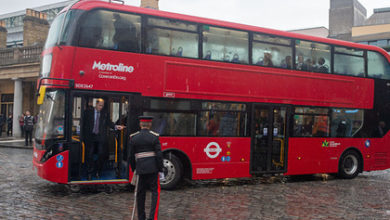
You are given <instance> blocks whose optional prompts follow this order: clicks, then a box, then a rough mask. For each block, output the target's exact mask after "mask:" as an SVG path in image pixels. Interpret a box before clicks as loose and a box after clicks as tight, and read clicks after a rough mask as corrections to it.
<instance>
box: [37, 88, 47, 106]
mask: <svg viewBox="0 0 390 220" xmlns="http://www.w3.org/2000/svg"><path fill="white" fill-rule="evenodd" d="M45 95H46V86H41V87H40V88H39V93H38V99H37V104H38V105H42V103H43V100H44V99H45Z"/></svg>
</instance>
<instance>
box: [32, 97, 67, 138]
mask: <svg viewBox="0 0 390 220" xmlns="http://www.w3.org/2000/svg"><path fill="white" fill-rule="evenodd" d="M64 124H65V91H63V90H55V91H48V92H46V95H45V99H44V101H43V104H42V105H41V106H40V109H39V115H38V119H37V125H36V130H35V138H36V139H38V140H48V139H54V138H63V136H64Z"/></svg>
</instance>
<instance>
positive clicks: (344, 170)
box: [338, 150, 361, 179]
mask: <svg viewBox="0 0 390 220" xmlns="http://www.w3.org/2000/svg"><path fill="white" fill-rule="evenodd" d="M360 163H361V161H360V156H359V154H358V153H357V152H356V151H354V150H350V151H347V152H346V153H345V154H344V155H343V156H342V157H341V160H340V164H339V173H338V176H339V177H341V178H344V179H353V178H355V177H356V176H357V175H358V174H359V171H360V170H359V167H360Z"/></svg>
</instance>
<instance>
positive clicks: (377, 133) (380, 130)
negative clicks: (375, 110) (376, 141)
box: [372, 121, 386, 137]
mask: <svg viewBox="0 0 390 220" xmlns="http://www.w3.org/2000/svg"><path fill="white" fill-rule="evenodd" d="M385 132H386V123H385V122H384V121H380V122H379V123H378V126H377V127H376V128H375V130H374V132H373V133H372V137H383V136H384V135H385Z"/></svg>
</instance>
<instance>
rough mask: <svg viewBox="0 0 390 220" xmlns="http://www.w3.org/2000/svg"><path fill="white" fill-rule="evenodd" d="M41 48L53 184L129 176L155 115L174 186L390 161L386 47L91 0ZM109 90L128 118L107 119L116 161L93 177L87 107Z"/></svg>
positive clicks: (40, 132)
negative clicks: (134, 152) (133, 151)
mask: <svg viewBox="0 0 390 220" xmlns="http://www.w3.org/2000/svg"><path fill="white" fill-rule="evenodd" d="M42 57H43V58H42V68H41V78H40V79H39V89H40V92H39V94H40V96H39V99H40V101H41V102H42V104H41V106H40V112H39V120H38V124H37V129H36V132H35V134H36V137H35V146H34V159H33V163H34V166H35V167H36V168H37V172H38V175H39V176H40V177H42V178H44V179H46V180H49V181H53V182H57V183H64V184H96V183H126V182H129V179H130V178H131V177H132V173H131V171H130V170H129V163H128V161H127V150H128V149H127V139H128V136H129V134H131V133H133V132H135V131H137V130H138V129H139V127H138V121H137V117H138V116H139V115H142V114H143V115H151V116H154V118H155V119H154V121H153V128H152V129H153V130H154V131H155V132H157V133H159V134H160V141H161V145H162V149H163V153H164V166H165V170H164V172H165V174H166V177H167V178H166V180H165V181H164V182H162V183H161V184H162V187H165V188H173V187H174V186H175V185H177V183H178V182H179V181H180V180H181V179H182V178H189V179H193V180H199V179H217V178H240V177H251V176H253V175H262V174H283V175H299V174H314V173H338V175H339V176H340V177H343V178H354V177H356V176H357V175H358V174H359V173H360V172H363V171H372V170H383V169H387V168H389V166H390V161H389V160H388V158H389V141H390V136H389V134H388V130H389V125H390V115H389V111H390V88H389V87H390V69H389V66H390V65H389V59H390V57H389V55H388V54H387V53H386V52H385V51H384V50H382V49H380V48H377V47H373V46H368V45H361V44H355V43H351V42H344V41H338V40H333V39H324V38H318V37H312V36H305V35H300V34H293V33H288V32H282V31H276V30H271V29H265V28H259V27H253V26H248V25H242V24H235V23H229V22H223V21H217V20H211V19H205V18H199V17H193V16H187V15H180V14H175V13H168V12H163V11H158V10H152V9H145V8H138V7H131V6H124V5H122V4H117V3H111V2H103V1H79V2H76V3H74V4H72V5H70V6H69V7H67V8H66V9H64V10H63V11H62V12H61V13H60V14H59V15H58V16H57V18H56V19H55V20H54V21H53V23H52V26H51V28H50V31H49V35H48V38H47V42H46V45H45V49H44V51H43V54H42ZM43 88H44V89H43ZM98 99H103V100H104V101H105V106H104V111H106V112H107V113H108V117H109V120H110V122H111V123H112V124H121V125H125V126H126V129H124V130H122V131H118V130H115V129H112V127H111V129H107V133H106V134H104V135H106V141H105V142H104V149H105V155H106V157H104V164H103V168H102V169H103V172H102V174H101V175H100V176H99V178H97V177H93V178H92V179H88V178H87V174H86V172H87V171H86V169H87V168H86V167H87V166H86V154H87V151H88V149H86V145H85V142H84V136H83V125H84V124H85V120H84V113H85V112H86V111H87V110H89V109H92V108H94V106H95V105H96V101H97V100H98Z"/></svg>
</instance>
